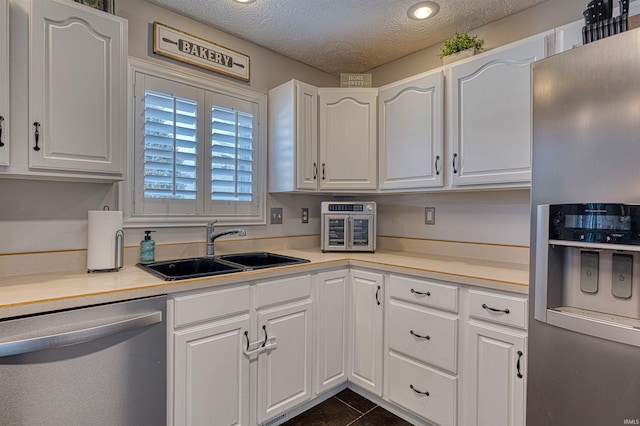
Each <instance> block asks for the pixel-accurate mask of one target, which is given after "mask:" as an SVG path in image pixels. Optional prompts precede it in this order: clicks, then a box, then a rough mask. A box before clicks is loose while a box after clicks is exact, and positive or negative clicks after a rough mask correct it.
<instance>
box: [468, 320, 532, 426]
mask: <svg viewBox="0 0 640 426" xmlns="http://www.w3.org/2000/svg"><path fill="white" fill-rule="evenodd" d="M468 336H469V347H468V348H467V351H468V356H469V360H470V362H469V374H468V376H467V379H468V382H467V386H466V389H467V392H468V395H467V398H466V400H467V404H468V412H467V417H468V424H469V425H478V426H484V425H492V426H519V425H524V424H525V390H526V378H525V373H526V372H525V371H524V368H525V366H526V358H525V350H526V341H527V338H526V334H524V333H518V332H516V331H513V332H512V331H503V330H501V329H497V328H493V327H489V326H485V325H484V324H481V323H476V322H470V323H469V335H468Z"/></svg>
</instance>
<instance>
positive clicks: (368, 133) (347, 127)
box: [318, 88, 378, 192]
mask: <svg viewBox="0 0 640 426" xmlns="http://www.w3.org/2000/svg"><path fill="white" fill-rule="evenodd" d="M377 95H378V89H350V88H320V89H318V96H319V99H320V131H319V134H320V170H319V171H318V174H319V179H320V190H321V191H364V192H367V191H374V190H375V189H376V187H377V133H376V128H377V102H376V101H377Z"/></svg>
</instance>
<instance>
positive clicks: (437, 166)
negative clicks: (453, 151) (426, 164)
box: [434, 155, 440, 176]
mask: <svg viewBox="0 0 640 426" xmlns="http://www.w3.org/2000/svg"><path fill="white" fill-rule="evenodd" d="M434 167H435V168H436V176H437V175H439V174H440V156H439V155H436V162H435V165H434Z"/></svg>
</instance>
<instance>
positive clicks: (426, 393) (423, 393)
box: [409, 385, 429, 396]
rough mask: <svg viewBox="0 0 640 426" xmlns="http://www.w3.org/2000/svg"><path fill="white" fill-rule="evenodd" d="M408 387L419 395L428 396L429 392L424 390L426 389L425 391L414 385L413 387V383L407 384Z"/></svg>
mask: <svg viewBox="0 0 640 426" xmlns="http://www.w3.org/2000/svg"><path fill="white" fill-rule="evenodd" d="M409 387H410V388H411V390H412V391H414V392H415V393H418V394H420V395H425V396H429V392H426V391H425V392H422V391H419V390H418V389H416V388H414V387H413V385H409Z"/></svg>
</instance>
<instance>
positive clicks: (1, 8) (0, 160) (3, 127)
mask: <svg viewBox="0 0 640 426" xmlns="http://www.w3.org/2000/svg"><path fill="white" fill-rule="evenodd" d="M9 122H10V120H9V1H8V0H0V166H8V165H9V147H10V146H11V145H10V143H9Z"/></svg>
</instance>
